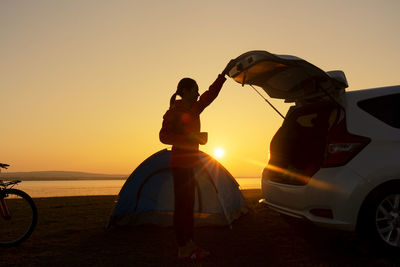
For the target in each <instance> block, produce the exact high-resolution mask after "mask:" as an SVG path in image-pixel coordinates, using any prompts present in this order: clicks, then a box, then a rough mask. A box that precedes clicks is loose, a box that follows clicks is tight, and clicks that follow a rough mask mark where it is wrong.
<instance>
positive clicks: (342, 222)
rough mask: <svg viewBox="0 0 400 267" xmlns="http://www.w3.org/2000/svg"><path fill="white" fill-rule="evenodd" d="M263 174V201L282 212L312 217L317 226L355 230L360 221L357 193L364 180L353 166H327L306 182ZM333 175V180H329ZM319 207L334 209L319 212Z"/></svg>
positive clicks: (311, 219) (308, 218)
mask: <svg viewBox="0 0 400 267" xmlns="http://www.w3.org/2000/svg"><path fill="white" fill-rule="evenodd" d="M266 173H267V172H264V173H263V178H262V183H261V189H262V193H263V197H264V198H265V199H264V200H262V201H260V202H261V203H263V204H266V205H267V206H268V207H270V208H271V209H273V210H276V211H278V212H280V213H283V214H286V215H289V216H292V217H297V218H302V219H306V220H309V221H311V222H313V223H315V224H317V225H321V226H324V227H330V228H335V229H341V230H348V231H353V230H354V229H355V226H356V223H357V215H358V210H359V207H360V204H361V203H360V202H359V200H358V198H357V197H355V196H354V192H356V191H357V190H356V189H357V187H358V186H359V184H360V183H361V181H362V177H360V176H359V175H358V174H357V173H355V172H353V171H351V169H349V168H345V167H340V168H324V169H321V170H319V171H318V172H317V173H316V174H315V175H314V176H313V177H312V178H311V179H310V181H309V182H308V183H307V184H306V185H301V186H299V185H287V184H280V183H275V182H272V181H270V180H269V179H268V177H267V176H266ZM328 178H329V179H328ZM315 210H319V211H321V210H322V211H328V212H331V214H332V216H331V218H330V217H329V216H328V217H327V216H321V215H318V216H317V215H315V212H313V211H315Z"/></svg>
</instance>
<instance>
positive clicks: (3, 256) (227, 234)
mask: <svg viewBox="0 0 400 267" xmlns="http://www.w3.org/2000/svg"><path fill="white" fill-rule="evenodd" d="M243 194H244V196H245V198H246V200H247V201H248V203H249V206H250V207H251V208H252V212H250V213H249V214H247V215H245V216H243V217H242V218H240V219H239V220H238V221H236V222H235V223H234V224H233V228H232V229H229V228H228V227H203V228H196V234H195V241H196V242H197V243H198V244H199V245H200V246H202V247H204V248H206V249H208V250H210V251H211V253H212V255H211V256H210V257H209V258H207V259H204V260H203V261H201V262H198V263H193V262H179V261H178V260H176V244H175V238H174V232H173V230H172V228H161V227H150V226H146V227H133V228H124V229H113V230H111V231H106V230H105V228H104V227H105V225H106V223H107V221H108V218H109V215H110V213H111V211H112V209H113V206H114V204H115V201H116V199H117V197H116V196H94V197H61V198H38V199H35V203H36V205H37V207H38V210H39V221H38V225H37V228H36V229H35V232H34V233H33V234H32V236H31V237H30V238H29V239H28V240H27V241H25V242H24V243H22V244H21V245H19V246H18V247H13V248H0V266H400V255H388V254H386V253H384V252H382V251H377V250H376V249H375V248H374V247H373V246H371V245H370V244H366V243H364V242H362V241H361V240H360V239H359V238H358V237H357V236H356V235H355V234H352V233H347V232H339V231H332V230H326V229H318V228H315V227H311V226H308V225H304V224H296V223H294V224H293V223H291V224H292V225H289V224H288V223H287V222H286V221H285V220H284V219H283V218H282V217H281V216H280V215H279V214H278V213H276V212H274V211H272V210H269V209H267V208H266V207H264V206H262V205H261V204H258V199H259V198H260V197H261V192H260V190H244V191H243Z"/></svg>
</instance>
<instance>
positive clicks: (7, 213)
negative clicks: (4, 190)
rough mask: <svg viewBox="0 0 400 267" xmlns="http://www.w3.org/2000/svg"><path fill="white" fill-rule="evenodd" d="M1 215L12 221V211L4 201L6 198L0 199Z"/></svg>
mask: <svg viewBox="0 0 400 267" xmlns="http://www.w3.org/2000/svg"><path fill="white" fill-rule="evenodd" d="M0 215H1V217H3V218H4V219H5V220H9V219H11V214H10V211H9V210H8V207H7V204H6V202H5V201H4V198H1V199H0Z"/></svg>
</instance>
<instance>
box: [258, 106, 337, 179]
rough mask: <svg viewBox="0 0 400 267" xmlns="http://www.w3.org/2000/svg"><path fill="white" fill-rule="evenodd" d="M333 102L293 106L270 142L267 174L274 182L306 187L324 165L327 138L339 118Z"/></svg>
mask: <svg viewBox="0 0 400 267" xmlns="http://www.w3.org/2000/svg"><path fill="white" fill-rule="evenodd" d="M340 113H341V110H340V108H339V107H338V106H337V105H335V104H334V103H332V102H330V101H321V102H317V103H314V104H310V105H306V106H302V107H295V106H293V107H291V109H289V111H288V114H287V115H286V119H285V120H284V122H283V124H282V126H281V127H280V128H279V130H278V131H277V132H276V134H275V136H274V137H273V138H272V140H271V145H270V160H269V162H268V166H267V168H266V170H265V172H267V173H265V174H264V175H267V176H268V177H269V179H270V180H271V181H274V182H279V183H285V184H293V185H303V184H306V183H307V182H308V180H309V178H310V177H311V176H312V175H313V174H315V172H317V171H318V170H319V169H320V168H321V165H322V162H323V159H324V154H325V150H326V149H325V148H326V142H327V138H326V137H327V135H328V132H329V130H330V129H332V127H333V126H335V125H336V124H337V122H338V121H339V118H340Z"/></svg>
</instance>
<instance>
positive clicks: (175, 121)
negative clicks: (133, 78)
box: [160, 61, 234, 260]
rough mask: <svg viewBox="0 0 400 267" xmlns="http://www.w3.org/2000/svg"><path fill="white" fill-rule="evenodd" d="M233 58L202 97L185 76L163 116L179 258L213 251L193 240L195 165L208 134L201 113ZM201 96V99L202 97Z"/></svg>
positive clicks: (197, 256) (208, 103) (195, 257)
mask: <svg viewBox="0 0 400 267" xmlns="http://www.w3.org/2000/svg"><path fill="white" fill-rule="evenodd" d="M233 64H234V62H233V61H231V62H229V64H228V65H227V66H226V67H225V69H224V70H223V71H222V73H221V74H220V75H218V77H217V79H216V80H215V81H214V83H213V84H212V85H211V86H210V87H209V89H208V90H207V91H206V92H204V93H203V94H202V95H201V96H200V95H199V87H198V85H197V83H196V81H195V80H193V79H191V78H183V79H182V80H180V82H179V83H178V88H177V90H176V92H175V93H174V94H173V95H172V97H171V100H170V107H169V110H168V111H167V112H166V113H165V115H164V117H163V119H164V120H163V124H162V128H161V130H160V141H161V142H162V143H164V144H169V145H172V151H171V158H170V164H169V166H170V167H171V169H172V176H173V178H174V197H175V211H174V218H173V221H174V229H175V233H176V238H177V242H178V259H192V260H199V259H202V258H204V257H207V256H208V255H209V254H210V253H209V252H208V251H206V250H204V249H201V248H199V247H197V246H196V245H195V243H194V242H193V229H194V218H193V210H194V201H195V180H194V167H195V166H197V164H198V161H199V154H198V152H199V144H205V143H206V142H207V133H202V132H200V113H201V112H202V111H203V110H204V109H205V108H206V107H207V106H208V105H210V104H211V102H213V101H214V99H215V98H216V97H217V96H218V94H219V92H220V90H221V88H222V85H223V84H224V82H225V80H226V78H225V74H227V73H228V71H229V70H230V69H231V68H232V66H233ZM176 96H180V97H181V100H176ZM199 96H200V98H199Z"/></svg>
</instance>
